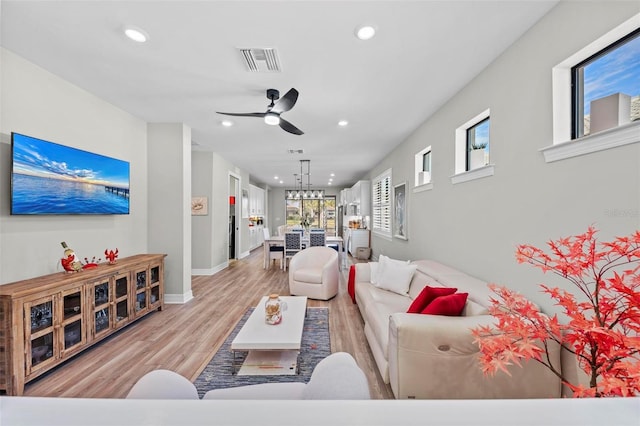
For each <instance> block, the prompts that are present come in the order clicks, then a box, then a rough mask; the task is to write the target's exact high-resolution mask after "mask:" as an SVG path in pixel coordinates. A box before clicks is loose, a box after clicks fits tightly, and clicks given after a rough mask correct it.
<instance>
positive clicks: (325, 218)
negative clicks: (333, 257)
mask: <svg viewBox="0 0 640 426" xmlns="http://www.w3.org/2000/svg"><path fill="white" fill-rule="evenodd" d="M285 209H286V218H287V219H286V221H287V222H286V224H287V226H299V225H300V224H301V222H302V217H303V216H306V217H307V218H308V219H309V226H310V227H312V228H323V229H325V230H326V231H327V235H328V236H335V235H336V197H335V196H325V197H324V199H311V198H298V199H288V198H285Z"/></svg>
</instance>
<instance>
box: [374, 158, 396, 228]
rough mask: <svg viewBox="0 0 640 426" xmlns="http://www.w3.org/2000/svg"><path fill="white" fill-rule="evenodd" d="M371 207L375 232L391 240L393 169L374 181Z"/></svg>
mask: <svg viewBox="0 0 640 426" xmlns="http://www.w3.org/2000/svg"><path fill="white" fill-rule="evenodd" d="M371 207H372V210H373V211H372V213H373V214H372V224H373V232H374V233H377V234H379V235H381V236H383V237H387V238H391V169H388V170H386V171H384V172H383V173H382V174H380V175H379V176H377V177H376V178H375V179H373V182H372V185H371Z"/></svg>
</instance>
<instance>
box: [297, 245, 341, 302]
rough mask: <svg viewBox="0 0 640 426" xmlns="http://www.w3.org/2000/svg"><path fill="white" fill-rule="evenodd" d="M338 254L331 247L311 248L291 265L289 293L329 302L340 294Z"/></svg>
mask: <svg viewBox="0 0 640 426" xmlns="http://www.w3.org/2000/svg"><path fill="white" fill-rule="evenodd" d="M339 283H340V272H339V270H338V252H336V251H335V250H334V249H332V248H329V247H309V248H307V249H304V250H302V251H300V252H298V253H297V254H296V255H295V256H293V258H291V262H290V264H289V292H290V293H291V294H292V295H296V296H307V297H308V298H310V299H320V300H329V299H331V298H332V297H333V296H335V295H336V294H338V285H339Z"/></svg>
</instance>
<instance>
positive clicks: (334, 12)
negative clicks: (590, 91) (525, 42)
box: [0, 0, 558, 188]
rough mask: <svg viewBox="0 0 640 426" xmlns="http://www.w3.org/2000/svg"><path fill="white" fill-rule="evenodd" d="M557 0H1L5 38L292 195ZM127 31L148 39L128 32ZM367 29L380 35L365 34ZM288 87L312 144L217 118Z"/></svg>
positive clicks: (410, 118) (457, 85) (414, 113)
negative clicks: (307, 166)
mask: <svg viewBox="0 0 640 426" xmlns="http://www.w3.org/2000/svg"><path fill="white" fill-rule="evenodd" d="M557 3H558V2H557V1H542V0H532V1H515V0H511V1H505V0H502V1H482V0H481V1H451V0H450V1H399V0H396V1H327V0H324V1H303V0H300V1H267V0H262V1H238V0H235V1H211V0H209V1H206V0H200V1H178V0H174V1H167V0H165V1H154V0H137V1H98V0H85V1H77V0H76V1H24V0H22V1H11V0H2V2H1V3H0V7H1V9H0V13H1V20H2V21H1V31H2V33H1V38H0V41H1V43H2V46H4V47H5V48H7V49H9V50H12V51H13V52H15V53H17V54H19V55H20V56H23V57H24V58H26V59H28V60H30V61H32V62H34V63H36V64H38V65H40V66H42V67H43V68H45V69H47V70H49V71H51V72H52V73H54V74H57V75H59V76H61V77H62V78H64V79H66V80H68V81H70V82H71V83H73V84H75V85H77V86H80V87H82V88H84V89H86V90H87V91H89V92H92V93H94V94H96V95H97V96H99V97H100V98H102V99H105V100H107V101H108V102H110V103H112V104H114V105H116V106H118V107H120V108H122V109H123V110H126V111H128V112H130V113H131V114H133V115H135V116H137V117H140V118H142V119H144V120H145V121H148V122H184V123H185V124H187V125H188V126H190V127H191V129H192V139H193V144H194V147H193V149H194V150H213V151H215V152H217V153H219V154H220V155H222V156H223V157H225V158H226V159H227V160H228V161H230V162H232V163H234V164H235V165H236V166H238V167H240V168H241V169H244V170H246V171H248V172H249V173H250V174H251V176H252V180H255V181H257V182H264V183H267V184H269V185H273V186H283V187H291V186H293V185H294V176H293V174H294V173H299V172H300V163H299V160H300V159H310V160H311V183H312V186H313V187H320V188H322V187H327V182H328V179H329V174H330V173H335V178H334V186H337V187H343V186H350V185H351V184H353V183H354V182H355V181H356V180H358V179H359V178H361V177H362V176H363V175H364V174H365V173H367V172H368V171H369V170H370V169H371V168H372V167H374V166H375V165H376V164H378V163H379V162H380V160H381V159H382V158H384V156H385V155H386V154H388V153H389V152H390V151H391V150H392V149H393V148H394V147H396V146H397V145H398V144H399V143H401V142H402V141H403V140H405V138H407V136H409V135H410V134H411V132H412V131H414V130H415V129H416V128H417V127H418V126H419V125H420V123H422V122H423V121H424V120H425V119H426V118H427V117H429V116H430V115H431V114H432V113H434V112H435V111H436V110H437V109H438V108H439V107H440V106H441V105H442V104H443V103H444V102H446V101H447V99H449V98H450V97H451V96H453V95H454V94H455V93H456V92H458V91H459V90H460V89H461V88H462V87H464V85H465V84H467V83H468V82H469V81H470V80H471V79H472V78H473V77H474V76H475V75H477V74H478V73H479V72H480V71H481V70H482V69H483V68H485V67H486V66H487V65H488V64H489V63H490V62H491V61H493V60H494V59H495V58H496V57H497V56H498V55H499V54H500V53H501V52H502V51H504V50H505V49H506V48H507V47H508V46H509V45H511V44H512V43H513V42H514V41H515V40H516V39H517V38H518V37H520V36H521V35H522V34H523V33H524V32H525V31H526V30H527V29H528V28H529V27H531V26H532V25H533V24H534V23H535V22H536V21H538V20H539V19H540V18H541V17H542V16H543V15H544V14H545V13H546V12H548V11H549V9H551V8H552V7H553V6H554V5H555V4H557ZM127 24H133V25H136V26H138V27H140V28H142V29H144V30H145V31H146V32H147V33H148V34H149V35H150V40H149V41H148V42H147V43H144V44H139V43H135V42H132V41H130V40H128V39H127V38H125V37H124V36H123V33H122V30H123V27H124V26H125V25H127ZM361 24H371V25H374V26H375V27H376V28H377V30H378V32H377V35H376V36H375V37H374V38H373V39H371V40H369V41H361V40H358V39H356V38H355V37H354V30H355V28H356V27H357V26H358V25H361ZM241 47H243V48H246V47H274V48H276V49H277V51H278V55H279V58H280V62H281V67H282V72H280V73H250V72H248V71H246V68H245V67H244V64H243V62H242V60H241V55H240V53H239V52H238V51H237V48H241ZM291 87H295V88H296V89H298V91H299V92H300V97H299V98H298V102H297V104H296V105H295V107H294V108H293V109H292V110H291V111H288V112H285V113H284V114H283V117H284V118H285V119H287V120H288V121H290V122H291V123H293V124H294V125H295V126H297V127H299V128H300V129H301V130H303V131H304V132H305V134H304V135H302V136H296V135H292V134H289V133H286V132H284V131H283V130H281V129H280V128H279V127H277V126H267V125H266V124H264V122H263V121H262V119H260V118H253V117H233V121H234V123H235V124H234V125H233V126H232V127H229V128H226V127H223V126H221V124H220V123H221V121H222V119H223V116H221V115H218V114H216V113H215V111H228V112H263V111H265V110H266V108H267V105H268V104H269V101H268V99H267V98H266V94H265V91H266V89H268V88H276V89H279V90H280V92H281V95H284V93H285V92H286V91H287V90H289V89H290V88H291ZM341 119H345V120H348V121H349V123H350V124H349V125H348V126H347V127H345V128H341V127H339V126H338V125H337V122H338V120H341ZM464 119H465V117H461V120H464ZM426 143H427V141H425V144H426ZM288 149H303V150H304V154H302V155H300V154H295V155H291V154H288V153H287V150H288ZM275 175H277V176H279V177H281V178H282V179H283V180H284V184H283V185H279V184H278V183H277V182H276V181H275V180H274V176H275ZM305 181H306V178H305Z"/></svg>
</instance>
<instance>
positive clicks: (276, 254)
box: [262, 228, 284, 269]
mask: <svg viewBox="0 0 640 426" xmlns="http://www.w3.org/2000/svg"><path fill="white" fill-rule="evenodd" d="M262 232H264V243H265V247H264V249H265V250H269V255H268V256H265V260H267V262H268V264H269V265H270V264H271V261H272V260H279V261H280V269H282V268H283V267H284V265H283V261H284V246H282V245H273V244H270V243H269V242H268V240H269V239H270V238H271V235H270V233H269V228H263V230H262ZM267 246H268V247H267ZM264 267H265V268H266V267H267V264H265V265H264Z"/></svg>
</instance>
